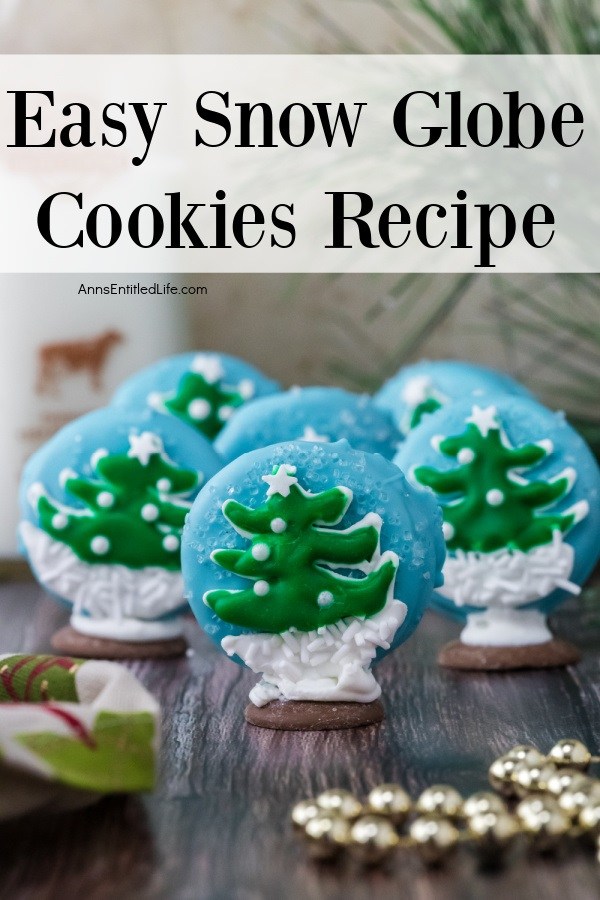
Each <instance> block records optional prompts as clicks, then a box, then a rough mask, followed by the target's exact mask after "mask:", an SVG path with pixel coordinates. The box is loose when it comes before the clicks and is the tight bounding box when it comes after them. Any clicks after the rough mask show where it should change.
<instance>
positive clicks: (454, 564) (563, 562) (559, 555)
mask: <svg viewBox="0 0 600 900" xmlns="http://www.w3.org/2000/svg"><path fill="white" fill-rule="evenodd" d="M574 562H575V551H574V550H573V547H571V545H570V544H567V543H565V541H564V540H563V536H562V534H561V533H560V531H555V532H554V538H553V541H552V543H551V544H544V545H543V546H541V547H535V548H533V549H532V550H529V551H527V552H526V553H524V552H523V551H521V550H507V549H501V550H496V551H494V552H493V553H477V552H472V551H469V552H466V553H465V552H463V551H461V550H457V551H456V554H455V555H454V556H447V557H446V562H445V563H444V586H443V588H441V589H440V590H439V591H438V593H439V594H441V595H442V596H444V597H448V598H449V599H450V600H452V601H453V602H454V603H456V605H457V606H481V607H486V608H487V607H498V608H503V607H516V606H523V605H524V604H526V603H532V602H533V601H535V600H540V599H542V598H543V597H547V596H548V594H551V593H552V591H554V590H556V588H561V589H562V590H564V591H568V592H569V593H571V594H578V593H579V592H580V590H581V589H580V587H579V586H578V585H576V584H573V582H571V581H569V576H570V575H571V572H572V571H573V565H574Z"/></svg>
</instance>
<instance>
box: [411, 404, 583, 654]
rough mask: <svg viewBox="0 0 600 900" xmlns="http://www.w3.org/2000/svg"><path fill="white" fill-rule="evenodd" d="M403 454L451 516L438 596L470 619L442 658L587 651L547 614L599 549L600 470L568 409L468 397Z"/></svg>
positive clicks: (428, 424)
mask: <svg viewBox="0 0 600 900" xmlns="http://www.w3.org/2000/svg"><path fill="white" fill-rule="evenodd" d="M567 461H568V462H569V465H565V462H567ZM573 461H576V464H575V465H573V464H572V463H573ZM396 463H397V464H398V465H399V466H400V467H401V468H403V467H406V468H407V469H408V470H409V471H410V472H411V477H412V478H413V480H414V481H415V482H417V483H418V484H420V485H422V486H425V487H428V488H430V489H431V490H432V491H433V492H434V494H435V495H436V496H437V498H438V500H439V503H440V505H441V507H442V513H443V516H444V525H443V532H444V538H445V541H446V546H447V551H448V554H447V557H446V562H445V564H444V586H443V587H441V588H440V589H439V590H438V591H437V592H436V595H435V597H434V603H435V605H436V606H438V607H439V608H440V609H442V610H444V611H450V610H453V611H457V612H459V614H461V615H463V616H464V617H465V618H466V627H465V629H464V630H463V632H462V634H461V639H460V641H459V642H456V643H455V644H453V645H449V647H447V648H444V650H443V651H442V653H441V654H440V662H441V663H442V664H443V665H446V666H449V667H452V668H466V669H468V668H481V669H489V668H499V669H507V668H536V667H543V666H552V665H563V664H567V663H569V662H572V661H573V660H574V659H576V658H577V656H578V654H577V651H576V649H575V648H573V647H572V646H571V645H567V644H566V642H564V641H559V640H555V639H554V638H553V636H552V633H551V632H550V631H549V629H548V626H547V624H546V616H547V614H548V612H549V611H551V610H552V609H553V608H554V607H555V606H556V605H557V604H558V603H560V602H562V601H563V600H564V599H566V597H568V596H569V595H577V594H578V593H579V591H580V585H581V583H582V581H583V580H584V579H585V578H586V577H587V575H588V574H589V572H590V570H591V568H592V567H593V565H594V563H595V561H596V559H597V557H598V546H597V542H596V543H595V542H594V534H595V533H596V534H597V533H598V528H599V527H600V514H599V512H598V506H599V505H598V499H597V498H598V497H599V496H600V473H599V471H598V466H597V464H596V461H595V460H594V458H593V457H592V454H591V453H590V451H589V449H588V448H587V447H586V445H585V444H584V442H583V441H582V439H581V438H580V437H579V436H578V435H577V434H576V433H575V432H574V431H573V430H572V429H571V428H570V427H569V425H568V424H567V423H566V422H565V421H564V419H563V418H562V417H560V416H557V415H555V414H553V413H551V412H550V411H549V410H546V409H544V407H542V406H540V405H539V404H537V403H534V402H533V401H531V400H527V399H525V398H517V397H507V396H499V397H496V398H494V399H493V402H489V403H488V404H487V405H483V404H471V403H470V402H467V401H463V402H461V403H459V402H457V403H454V404H450V405H448V406H446V407H444V408H443V409H441V410H439V411H438V412H436V413H434V414H433V415H431V416H430V417H429V419H428V420H427V421H425V422H424V423H423V424H422V425H421V426H419V428H418V429H415V430H414V431H413V432H411V434H410V435H409V436H408V437H407V439H406V441H405V443H404V445H403V446H402V447H401V449H400V450H399V452H398V455H397V457H396Z"/></svg>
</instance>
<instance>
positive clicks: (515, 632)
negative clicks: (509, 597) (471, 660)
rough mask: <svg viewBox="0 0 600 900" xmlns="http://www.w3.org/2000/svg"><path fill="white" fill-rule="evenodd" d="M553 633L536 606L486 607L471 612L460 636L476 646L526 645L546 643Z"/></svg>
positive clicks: (464, 641) (467, 642) (464, 642)
mask: <svg viewBox="0 0 600 900" xmlns="http://www.w3.org/2000/svg"><path fill="white" fill-rule="evenodd" d="M552 638H553V634H552V632H551V631H550V629H549V628H548V626H547V625H546V616H545V615H544V614H543V613H541V612H540V611H539V610H538V609H515V608H514V607H513V608H506V609H494V608H492V609H486V610H485V611H484V612H478V613H471V614H470V615H469V616H467V624H466V626H465V628H463V630H462V632H461V635H460V639H461V641H462V643H463V644H471V645H474V646H476V647H527V646H529V645H531V644H545V643H546V642H547V641H551V640H552Z"/></svg>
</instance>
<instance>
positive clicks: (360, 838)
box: [348, 816, 400, 866]
mask: <svg viewBox="0 0 600 900" xmlns="http://www.w3.org/2000/svg"><path fill="white" fill-rule="evenodd" d="M399 843H400V838H399V837H398V835H397V834H396V830H395V828H394V826H393V825H392V823H391V822H390V821H389V819H385V818H384V817H383V816H361V818H360V819H357V820H356V822H355V823H354V824H353V826H352V828H351V829H350V843H349V845H348V846H349V850H350V853H351V854H352V856H353V857H354V858H355V859H358V860H359V861H360V862H361V863H363V865H366V866H373V865H376V864H377V863H380V862H382V861H383V860H384V859H385V858H386V857H387V856H389V854H390V853H391V852H392V850H394V849H395V848H396V847H397V846H398V844H399Z"/></svg>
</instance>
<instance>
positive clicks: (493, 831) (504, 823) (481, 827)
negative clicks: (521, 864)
mask: <svg viewBox="0 0 600 900" xmlns="http://www.w3.org/2000/svg"><path fill="white" fill-rule="evenodd" d="M468 829H469V836H470V837H471V838H473V840H474V841H475V842H476V845H475V849H476V850H477V853H478V854H479V856H480V858H481V859H482V861H483V862H485V863H491V862H494V863H500V862H502V857H503V856H504V855H505V854H506V853H507V852H508V851H509V850H510V849H511V848H512V847H513V846H514V843H515V841H516V840H517V838H518V837H519V835H520V833H521V826H520V824H519V821H518V819H516V818H515V817H514V816H512V815H510V813H508V812H507V811H506V810H503V811H502V812H491V811H488V812H482V813H477V814H476V815H474V816H472V817H471V818H470V819H469V823H468Z"/></svg>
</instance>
